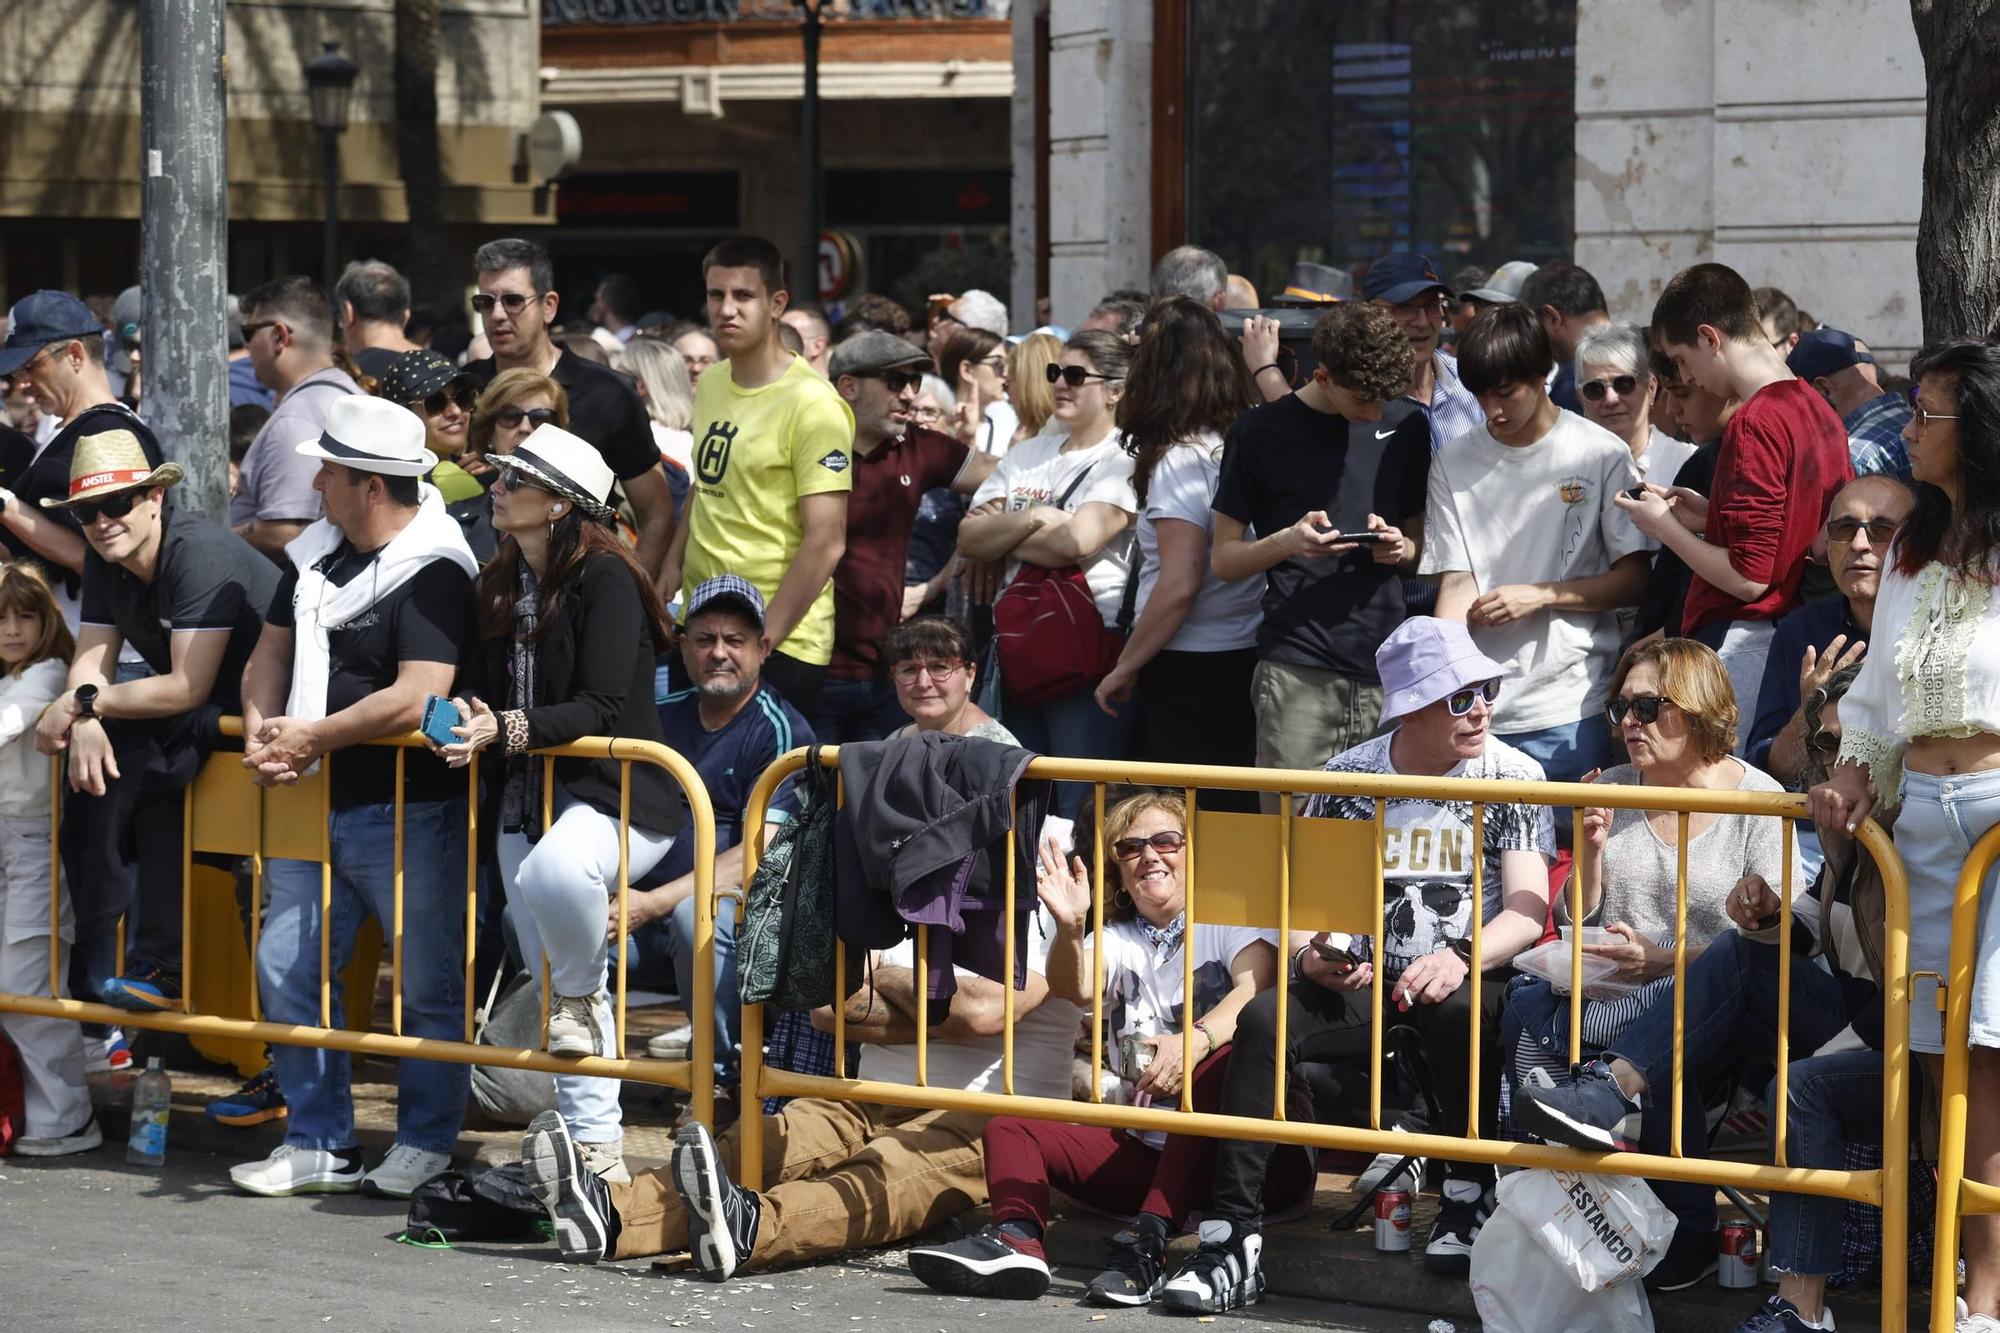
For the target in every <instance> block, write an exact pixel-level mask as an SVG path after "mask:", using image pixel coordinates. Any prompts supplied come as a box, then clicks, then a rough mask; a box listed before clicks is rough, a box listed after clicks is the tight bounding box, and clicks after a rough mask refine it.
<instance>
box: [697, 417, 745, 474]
mask: <svg viewBox="0 0 2000 1333" xmlns="http://www.w3.org/2000/svg"><path fill="white" fill-rule="evenodd" d="M740 429H741V427H739V426H735V425H732V424H731V423H729V422H727V421H711V422H709V423H708V433H707V434H706V435H704V436H702V437H701V444H700V445H699V446H697V447H696V449H695V451H694V470H695V475H696V476H698V477H700V478H701V479H702V480H703V481H705V482H707V483H708V484H709V485H711V486H713V485H715V484H716V483H717V482H719V481H721V480H722V474H723V473H725V472H727V471H729V449H730V446H731V445H734V444H735V443H736V432H737V431H738V430H740Z"/></svg>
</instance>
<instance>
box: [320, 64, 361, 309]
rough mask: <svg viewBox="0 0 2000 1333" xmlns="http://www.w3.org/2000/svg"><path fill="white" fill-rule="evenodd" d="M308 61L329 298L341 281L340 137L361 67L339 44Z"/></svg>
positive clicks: (323, 257)
mask: <svg viewBox="0 0 2000 1333" xmlns="http://www.w3.org/2000/svg"><path fill="white" fill-rule="evenodd" d="M324 45H325V47H326V49H325V50H323V51H321V52H320V53H319V54H318V55H316V56H314V57H313V58H312V59H311V60H308V61H307V62H306V89H307V91H308V92H309V93H310V94H311V96H312V118H313V128H314V129H316V130H318V131H319V139H320V146H321V149H322V151H323V153H324V155H325V160H326V244H325V249H324V253H323V254H322V256H321V259H322V269H323V271H324V273H325V275H326V295H327V299H328V300H329V301H331V300H332V299H333V286H334V284H335V283H336V282H338V281H339V280H340V136H341V135H343V134H345V133H346V132H347V111H348V103H349V102H350V101H351V100H352V98H353V96H354V79H355V76H356V75H358V74H360V73H361V67H360V66H359V65H356V64H355V63H354V62H353V61H352V60H349V59H348V58H347V57H346V56H344V55H342V54H340V43H339V42H327V43H325V44H324Z"/></svg>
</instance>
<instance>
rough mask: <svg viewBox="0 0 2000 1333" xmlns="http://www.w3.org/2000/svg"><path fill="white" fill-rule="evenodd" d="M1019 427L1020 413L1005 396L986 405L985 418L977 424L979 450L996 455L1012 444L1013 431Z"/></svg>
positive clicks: (1002, 452)
mask: <svg viewBox="0 0 2000 1333" xmlns="http://www.w3.org/2000/svg"><path fill="white" fill-rule="evenodd" d="M1019 429H1021V414H1020V413H1018V412H1016V411H1015V410H1014V405H1013V404H1012V403H1010V402H1008V401H1007V400H1006V399H1005V398H996V399H994V400H993V401H992V402H990V403H988V404H987V405H986V419H985V420H984V421H982V422H981V423H980V426H979V452H980V453H982V454H993V455H995V456H996V457H997V456H999V455H1001V454H1004V453H1006V452H1007V451H1008V450H1009V449H1011V448H1012V447H1013V445H1014V432H1015V431H1017V430H1019Z"/></svg>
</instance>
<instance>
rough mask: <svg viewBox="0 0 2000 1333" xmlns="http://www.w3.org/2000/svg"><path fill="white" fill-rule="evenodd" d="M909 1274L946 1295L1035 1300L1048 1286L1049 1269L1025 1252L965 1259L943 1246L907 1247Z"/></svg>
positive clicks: (1004, 1299) (1005, 1299) (933, 1289)
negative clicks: (932, 1247)
mask: <svg viewBox="0 0 2000 1333" xmlns="http://www.w3.org/2000/svg"><path fill="white" fill-rule="evenodd" d="M910 1276H911V1277H914V1278H915V1279H916V1280H917V1281H919V1282H921V1283H923V1284H924V1285H925V1286H926V1287H929V1288H930V1289H931V1290H932V1291H941V1292H943V1293H945V1295H947V1296H984V1297H987V1298H989V1299H993V1300H1003V1301H1033V1300H1039V1299H1040V1298H1041V1297H1042V1296H1043V1294H1045V1293H1046V1292H1047V1291H1048V1289H1049V1270H1048V1265H1046V1264H1037V1263H1036V1262H1035V1261H1034V1260H1033V1259H1032V1258H1030V1257H1029V1256H1028V1255H1025V1254H1020V1255H1014V1256H1012V1257H1005V1256H1003V1257H1002V1258H999V1259H988V1260H979V1259H968V1258H966V1257H965V1256H964V1255H959V1254H951V1253H948V1252H946V1251H944V1250H911V1251H910Z"/></svg>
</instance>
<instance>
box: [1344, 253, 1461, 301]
mask: <svg viewBox="0 0 2000 1333" xmlns="http://www.w3.org/2000/svg"><path fill="white" fill-rule="evenodd" d="M1433 288H1435V289H1436V290H1437V291H1439V292H1441V293H1443V294H1444V296H1445V297H1446V298H1449V297H1450V296H1451V288H1449V287H1447V286H1445V285H1444V279H1443V278H1441V277H1439V276H1438V271H1437V267H1436V266H1435V265H1434V264H1432V263H1431V261H1430V260H1429V259H1427V258H1425V257H1424V256H1423V255H1420V254H1418V253H1417V252H1416V251H1414V250H1397V251H1394V252H1392V253H1390V254H1386V255H1383V256H1382V257H1381V258H1380V259H1378V260H1376V261H1375V262H1374V263H1372V264H1370V265H1369V266H1368V276H1367V277H1365V278H1363V279H1362V280H1361V299H1362V300H1364V301H1387V302H1388V303H1389V304H1390V305H1401V304H1403V302H1405V301H1408V300H1411V299H1413V298H1415V297H1418V296H1422V295H1423V294H1424V293H1425V292H1427V291H1430V290H1432V289H1433Z"/></svg>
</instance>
